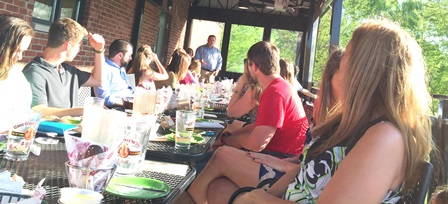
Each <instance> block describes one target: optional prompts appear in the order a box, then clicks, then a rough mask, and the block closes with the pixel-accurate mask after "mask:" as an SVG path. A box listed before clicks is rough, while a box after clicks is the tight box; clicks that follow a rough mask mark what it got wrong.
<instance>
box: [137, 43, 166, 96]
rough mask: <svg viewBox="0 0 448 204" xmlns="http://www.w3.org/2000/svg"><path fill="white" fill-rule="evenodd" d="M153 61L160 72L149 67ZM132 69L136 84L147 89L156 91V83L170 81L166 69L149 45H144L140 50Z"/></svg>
mask: <svg viewBox="0 0 448 204" xmlns="http://www.w3.org/2000/svg"><path fill="white" fill-rule="evenodd" d="M153 61H154V62H155V63H156V65H157V68H158V69H159V72H156V71H154V70H153V69H152V68H151V67H150V66H149V65H150V64H151V62H153ZM132 69H133V72H134V74H135V84H136V85H137V86H141V87H143V88H145V89H151V90H155V88H156V87H155V85H154V81H160V80H166V79H168V74H167V72H166V70H165V68H164V67H163V65H162V64H161V63H160V61H159V58H158V57H157V55H156V54H155V53H153V52H152V50H151V47H150V46H149V45H142V46H140V47H139V48H138V50H137V53H136V54H135V59H134V60H133V63H132ZM130 71H132V70H130Z"/></svg>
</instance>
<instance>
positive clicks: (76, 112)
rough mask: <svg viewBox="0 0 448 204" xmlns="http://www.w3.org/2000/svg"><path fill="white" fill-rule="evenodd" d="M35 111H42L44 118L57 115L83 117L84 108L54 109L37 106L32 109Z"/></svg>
mask: <svg viewBox="0 0 448 204" xmlns="http://www.w3.org/2000/svg"><path fill="white" fill-rule="evenodd" d="M32 109H33V110H36V111H40V112H41V113H42V117H46V116H49V115H55V116H58V117H63V116H67V115H69V116H82V113H83V110H84V109H83V108H82V107H76V108H54V107H48V106H47V105H42V104H41V105H37V106H34V107H33V108H32Z"/></svg>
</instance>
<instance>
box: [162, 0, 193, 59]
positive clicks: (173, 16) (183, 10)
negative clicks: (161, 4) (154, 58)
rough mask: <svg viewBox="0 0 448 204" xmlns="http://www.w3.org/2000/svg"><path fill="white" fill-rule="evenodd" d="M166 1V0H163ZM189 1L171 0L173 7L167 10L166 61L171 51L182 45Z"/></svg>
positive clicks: (169, 57)
mask: <svg viewBox="0 0 448 204" xmlns="http://www.w3.org/2000/svg"><path fill="white" fill-rule="evenodd" d="M165 3H167V1H165ZM190 3H191V2H190V1H187V0H173V8H172V9H171V10H169V12H168V15H169V16H168V24H169V27H168V31H167V35H166V36H167V39H166V43H165V50H166V54H165V56H167V57H166V59H167V62H169V61H170V60H171V54H172V52H173V51H174V50H175V49H177V48H183V47H184V38H185V30H186V27H187V18H188V8H189V7H190Z"/></svg>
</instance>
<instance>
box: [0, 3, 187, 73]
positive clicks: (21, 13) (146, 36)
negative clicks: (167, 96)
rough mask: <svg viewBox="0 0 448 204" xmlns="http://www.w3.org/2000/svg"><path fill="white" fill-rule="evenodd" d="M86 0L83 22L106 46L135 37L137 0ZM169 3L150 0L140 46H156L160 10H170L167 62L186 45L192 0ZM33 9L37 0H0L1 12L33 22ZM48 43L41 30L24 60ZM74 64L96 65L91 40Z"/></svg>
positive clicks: (165, 52)
mask: <svg viewBox="0 0 448 204" xmlns="http://www.w3.org/2000/svg"><path fill="white" fill-rule="evenodd" d="M86 2H87V3H86V7H85V10H84V21H83V22H82V25H83V26H84V27H86V28H87V30H88V31H89V32H92V33H98V34H100V35H102V36H103V37H104V38H105V40H106V48H107V47H108V46H109V45H110V43H111V42H112V41H113V40H115V39H118V38H121V39H125V40H128V41H130V40H131V35H132V26H133V22H134V18H135V9H136V4H137V0H113V1H109V0H89V1H86ZM167 2H168V0H164V3H163V6H158V5H157V4H154V3H153V2H152V1H151V0H146V4H145V11H144V16H143V20H142V31H141V34H140V43H139V45H141V44H148V45H150V46H151V47H154V45H155V44H156V40H157V34H158V29H159V19H160V13H161V12H162V11H163V12H167V13H168V29H167V31H166V33H165V43H164V44H165V45H164V47H165V50H164V56H165V62H162V63H164V64H166V63H167V62H169V60H170V58H169V56H171V53H172V52H173V50H174V49H176V48H178V47H183V42H184V36H185V27H186V22H187V17H188V8H189V6H190V1H189V0H173V7H172V9H170V10H168V8H167ZM33 9H34V0H1V1H0V13H8V14H14V15H16V16H18V17H20V18H23V19H25V20H26V21H27V22H29V23H32V22H31V20H32V17H31V13H32V11H33ZM46 44H47V33H46V32H39V31H37V32H36V34H35V36H34V38H33V41H32V42H31V46H30V48H29V49H28V50H27V51H26V52H25V53H24V58H23V59H22V61H21V62H22V63H28V62H29V61H30V60H31V59H32V58H33V57H35V56H39V55H41V53H42V51H43V49H44V48H45V46H46ZM106 54H107V50H106ZM71 64H73V65H75V66H79V67H84V68H85V67H90V66H93V52H92V48H91V47H90V45H89V43H88V40H84V43H83V46H82V47H81V51H80V52H79V53H78V55H77V57H76V58H75V59H74V61H73V62H72V63H71Z"/></svg>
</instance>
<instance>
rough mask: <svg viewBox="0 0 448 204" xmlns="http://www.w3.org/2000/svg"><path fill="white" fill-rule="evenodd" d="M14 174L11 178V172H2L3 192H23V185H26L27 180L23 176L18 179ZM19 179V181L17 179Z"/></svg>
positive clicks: (1, 188) (1, 189)
mask: <svg viewBox="0 0 448 204" xmlns="http://www.w3.org/2000/svg"><path fill="white" fill-rule="evenodd" d="M16 178H17V177H16V176H14V177H13V178H11V172H9V171H4V172H1V173H0V183H1V184H2V185H0V191H1V192H9V193H13V194H21V193H22V188H23V185H25V181H23V179H22V178H20V179H16ZM16 180H17V181H16Z"/></svg>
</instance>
